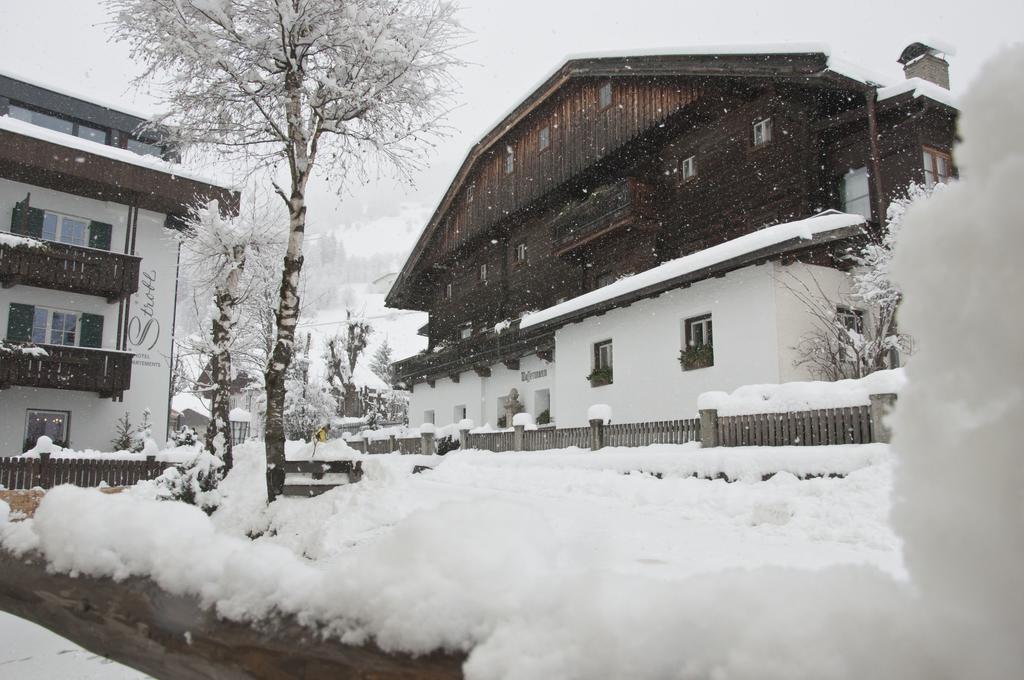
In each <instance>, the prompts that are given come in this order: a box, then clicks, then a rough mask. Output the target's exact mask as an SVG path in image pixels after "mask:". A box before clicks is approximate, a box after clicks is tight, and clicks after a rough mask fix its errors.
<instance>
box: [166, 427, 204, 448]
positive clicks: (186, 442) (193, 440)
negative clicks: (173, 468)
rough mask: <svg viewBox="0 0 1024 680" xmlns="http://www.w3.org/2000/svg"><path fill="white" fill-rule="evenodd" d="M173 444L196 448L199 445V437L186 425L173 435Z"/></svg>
mask: <svg viewBox="0 0 1024 680" xmlns="http://www.w3.org/2000/svg"><path fill="white" fill-rule="evenodd" d="M171 442H172V443H173V444H174V445H175V446H195V445H196V444H198V443H199V435H198V434H197V433H196V431H195V430H193V429H192V428H191V427H188V426H187V425H186V426H185V427H182V428H181V429H179V430H175V431H174V432H172V433H171Z"/></svg>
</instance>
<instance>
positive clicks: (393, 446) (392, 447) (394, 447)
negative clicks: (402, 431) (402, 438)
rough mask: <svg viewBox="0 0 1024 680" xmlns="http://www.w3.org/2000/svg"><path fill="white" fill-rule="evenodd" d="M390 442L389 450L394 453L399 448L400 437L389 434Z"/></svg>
mask: <svg viewBox="0 0 1024 680" xmlns="http://www.w3.org/2000/svg"><path fill="white" fill-rule="evenodd" d="M388 442H389V448H388V450H389V451H391V453H394V452H395V451H397V450H398V437H396V436H395V435H393V434H389V435H388Z"/></svg>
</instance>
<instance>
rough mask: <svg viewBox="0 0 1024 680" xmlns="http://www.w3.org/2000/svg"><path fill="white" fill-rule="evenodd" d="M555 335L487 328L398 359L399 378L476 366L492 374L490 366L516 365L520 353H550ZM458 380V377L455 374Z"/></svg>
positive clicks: (434, 376) (480, 371) (429, 376)
mask: <svg viewBox="0 0 1024 680" xmlns="http://www.w3.org/2000/svg"><path fill="white" fill-rule="evenodd" d="M554 347H555V337H554V334H553V333H552V332H550V331H548V332H546V333H537V332H532V329H530V330H527V331H521V330H519V329H518V328H509V329H507V330H505V331H503V332H501V333H496V332H494V331H487V332H486V333H481V334H479V335H474V336H473V337H471V338H467V339H465V340H460V341H459V342H457V343H454V344H451V345H448V346H446V347H443V348H438V349H435V350H434V351H433V352H423V353H421V354H417V355H415V356H411V357H409V358H408V359H402V360H401V361H396V362H395V363H394V369H395V375H396V377H397V378H398V380H399V381H401V382H405V383H416V382H420V381H423V380H426V381H428V382H432V381H433V380H435V379H437V378H442V377H451V376H458V374H459V373H462V372H463V371H470V370H475V371H476V372H477V373H478V374H479V375H481V376H487V375H490V367H491V366H493V365H494V364H496V363H499V362H505V365H506V366H508V367H509V368H516V367H517V366H518V360H519V358H520V357H523V356H526V355H527V354H540V355H542V356H543V355H545V353H548V355H549V356H550V354H551V353H552V352H553V351H554ZM455 379H456V380H457V378H455Z"/></svg>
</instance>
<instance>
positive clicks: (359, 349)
mask: <svg viewBox="0 0 1024 680" xmlns="http://www.w3.org/2000/svg"><path fill="white" fill-rule="evenodd" d="M345 314H346V320H345V330H344V331H343V332H341V333H338V334H336V335H334V336H333V337H331V338H330V339H328V341H327V345H326V346H325V347H324V352H323V359H324V363H325V364H326V366H327V381H328V382H329V383H330V384H331V385H332V386H334V385H337V386H338V387H339V389H340V396H341V400H340V402H339V405H340V408H341V410H342V415H347V416H349V415H351V416H355V415H361V414H357V413H349V412H348V411H349V410H350V409H349V407H348V406H349V404H351V403H352V400H353V399H355V398H356V393H357V391H356V383H355V372H356V365H357V364H358V363H359V358H360V357H361V356H362V355H363V352H365V351H366V346H367V345H368V344H369V342H370V336H371V335H373V326H371V325H370V323H369V322H367V321H363V320H361V319H356V318H354V317H353V315H352V310H351V309H350V310H347V311H346V313H345Z"/></svg>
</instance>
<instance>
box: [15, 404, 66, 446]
mask: <svg viewBox="0 0 1024 680" xmlns="http://www.w3.org/2000/svg"><path fill="white" fill-rule="evenodd" d="M70 423H71V412H70V411H46V410H42V409H29V410H28V414H27V415H26V417H25V447H24V449H23V450H24V451H28V450H29V449H31V448H32V447H33V446H35V445H36V441H38V439H39V438H40V437H43V436H46V437H49V438H50V439H52V440H53V443H54V444H57V445H58V446H67V445H68V426H69V425H70Z"/></svg>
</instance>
